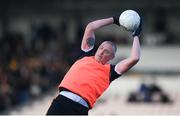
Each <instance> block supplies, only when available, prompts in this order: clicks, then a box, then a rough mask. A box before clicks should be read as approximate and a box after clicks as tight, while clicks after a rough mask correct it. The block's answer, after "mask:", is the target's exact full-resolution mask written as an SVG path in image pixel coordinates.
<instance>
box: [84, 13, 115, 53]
mask: <svg viewBox="0 0 180 116" xmlns="http://www.w3.org/2000/svg"><path fill="white" fill-rule="evenodd" d="M112 23H113V18H112V17H111V18H105V19H100V20H96V21H93V22H90V23H89V24H88V25H87V26H86V29H85V32H84V36H83V39H82V43H81V50H83V51H85V52H88V51H90V50H92V49H93V48H94V44H95V31H96V30H97V29H99V28H101V27H103V26H106V25H109V24H112Z"/></svg>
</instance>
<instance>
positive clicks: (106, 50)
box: [95, 42, 115, 64]
mask: <svg viewBox="0 0 180 116" xmlns="http://www.w3.org/2000/svg"><path fill="white" fill-rule="evenodd" d="M114 54H115V51H114V49H113V46H112V45H111V44H110V43H108V42H103V43H102V44H101V45H100V46H99V48H98V49H97V51H96V53H95V60H96V61H97V62H99V63H102V64H106V63H107V62H109V61H110V60H111V59H113V58H114Z"/></svg>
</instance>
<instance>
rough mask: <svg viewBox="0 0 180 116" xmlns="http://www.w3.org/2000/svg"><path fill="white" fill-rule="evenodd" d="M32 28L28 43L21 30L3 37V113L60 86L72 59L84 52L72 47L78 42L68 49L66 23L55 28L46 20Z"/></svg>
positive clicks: (0, 68) (0, 83)
mask: <svg viewBox="0 0 180 116" xmlns="http://www.w3.org/2000/svg"><path fill="white" fill-rule="evenodd" d="M31 31H32V34H31V41H30V43H28V46H27V45H26V43H25V39H26V38H25V37H24V36H23V35H22V34H21V33H15V32H6V33H4V34H3V36H2V38H1V39H0V46H1V49H0V101H1V104H0V112H2V111H5V110H8V109H10V108H12V107H13V106H16V105H19V104H23V103H26V102H27V101H28V100H30V99H33V98H37V97H40V96H41V95H43V94H44V93H46V92H47V91H48V90H50V89H51V88H52V87H53V88H54V87H57V85H58V84H59V82H60V81H61V80H62V78H63V76H64V74H65V73H66V71H67V69H68V68H69V66H70V65H71V64H72V62H73V61H72V60H73V59H74V60H75V58H77V57H79V56H80V55H81V53H82V52H80V51H78V50H76V49H75V48H76V47H72V46H73V45H75V44H73V45H72V46H71V47H72V48H73V49H71V50H70V49H69V48H68V46H69V45H68V46H67V41H66V40H67V38H66V37H65V36H64V35H65V34H64V33H65V31H66V26H65V25H64V24H62V25H61V26H60V28H59V29H58V30H53V29H52V28H51V26H50V25H48V24H46V23H43V24H41V25H40V26H39V27H35V26H33V28H32V30H31ZM77 49H79V50H80V47H78V48H77ZM74 52H75V53H74ZM69 57H71V58H69Z"/></svg>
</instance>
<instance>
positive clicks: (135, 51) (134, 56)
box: [115, 36, 140, 75]
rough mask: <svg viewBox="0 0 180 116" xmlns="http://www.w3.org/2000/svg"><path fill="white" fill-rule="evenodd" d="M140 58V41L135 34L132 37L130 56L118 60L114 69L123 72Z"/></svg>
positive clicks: (119, 72)
mask: <svg viewBox="0 0 180 116" xmlns="http://www.w3.org/2000/svg"><path fill="white" fill-rule="evenodd" d="M139 59H140V42H139V37H138V36H135V37H134V39H133V45H132V49H131V56H130V57H129V58H127V59H124V60H122V61H120V62H119V63H118V64H116V66H115V71H116V72H117V73H118V74H121V75H122V74H123V73H125V72H126V71H128V70H129V69H130V68H131V67H133V66H134V65H135V64H136V63H137V62H138V61H139Z"/></svg>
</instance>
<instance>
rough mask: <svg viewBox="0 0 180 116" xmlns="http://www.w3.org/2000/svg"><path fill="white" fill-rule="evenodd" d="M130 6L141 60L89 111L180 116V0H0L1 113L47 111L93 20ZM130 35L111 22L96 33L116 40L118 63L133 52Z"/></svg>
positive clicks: (95, 113) (104, 38) (77, 54)
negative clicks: (136, 17)
mask: <svg viewBox="0 0 180 116" xmlns="http://www.w3.org/2000/svg"><path fill="white" fill-rule="evenodd" d="M126 9H134V10H136V11H137V12H138V13H139V14H140V15H141V16H142V18H143V31H142V35H141V45H142V47H141V51H142V55H141V60H140V61H139V62H138V64H137V65H136V66H135V67H133V68H132V69H131V70H130V71H129V72H127V73H126V74H124V75H123V76H121V77H120V78H118V79H116V80H115V81H114V82H113V83H111V86H110V87H109V88H108V90H107V91H106V92H105V93H104V94H103V96H101V97H100V98H99V100H98V102H97V103H96V105H95V107H94V109H92V110H91V111H89V114H91V115H103V114H105V115H115V114H118V115H129V114H133V115H151V114H156V115H160V114H161V115H163V114H165V115H170V114H171V115H180V61H179V60H180V33H179V30H180V22H179V20H180V15H179V11H180V1H179V0H158V1H157V0H150V1H149V0H134V1H129V0H109V1H104V0H35V1H32V0H1V1H0V101H1V103H0V114H8V115H20V114H30V115H31V114H36V115H44V114H45V113H46V111H47V109H48V107H49V105H50V104H51V101H52V100H53V98H54V97H55V96H56V95H57V94H58V84H59V83H60V82H61V80H62V79H63V76H64V74H65V73H66V72H67V70H68V69H69V68H70V66H71V65H72V63H73V62H74V61H75V60H77V59H78V58H79V57H82V56H83V55H84V53H83V52H82V51H81V50H80V44H81V39H82V36H83V33H84V29H85V27H86V25H87V24H88V23H89V22H90V21H94V20H96V19H100V18H107V17H111V16H113V15H114V14H117V13H121V12H123V11H124V10H126ZM131 38H132V37H131V34H130V33H129V32H126V31H124V30H123V29H122V28H121V27H118V26H116V25H110V26H107V27H104V28H102V29H99V30H98V31H97V33H96V47H95V49H94V50H93V51H92V52H90V53H88V55H92V54H93V53H94V52H95V50H96V49H97V46H98V45H99V44H100V43H101V42H102V41H104V40H113V41H115V42H116V43H117V45H118V51H117V54H116V58H115V59H114V60H113V61H112V63H113V64H115V63H117V62H118V61H119V60H122V59H124V58H127V57H128V56H129V55H130V50H131V45H132V39H131Z"/></svg>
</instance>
